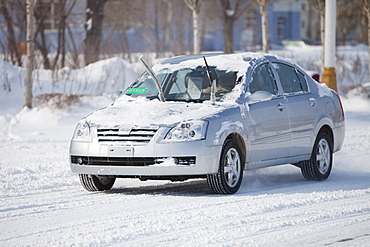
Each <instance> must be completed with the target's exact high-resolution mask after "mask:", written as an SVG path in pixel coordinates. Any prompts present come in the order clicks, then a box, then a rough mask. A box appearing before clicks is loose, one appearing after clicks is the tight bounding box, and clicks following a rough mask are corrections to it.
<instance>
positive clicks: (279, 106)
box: [276, 103, 285, 111]
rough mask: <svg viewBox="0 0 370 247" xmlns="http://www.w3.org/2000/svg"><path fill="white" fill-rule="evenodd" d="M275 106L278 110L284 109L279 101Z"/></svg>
mask: <svg viewBox="0 0 370 247" xmlns="http://www.w3.org/2000/svg"><path fill="white" fill-rule="evenodd" d="M276 108H277V109H278V110H279V111H283V110H284V109H285V105H284V104H283V103H279V104H278V105H277V106H276Z"/></svg>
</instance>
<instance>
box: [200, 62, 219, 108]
mask: <svg viewBox="0 0 370 247" xmlns="http://www.w3.org/2000/svg"><path fill="white" fill-rule="evenodd" d="M203 58H204V62H205V64H206V68H207V75H208V78H209V82H210V84H211V102H212V104H213V105H214V104H215V102H216V80H215V79H213V78H212V73H211V69H210V68H209V66H208V63H207V60H206V57H205V56H203Z"/></svg>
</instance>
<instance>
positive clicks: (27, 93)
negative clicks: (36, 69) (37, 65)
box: [24, 0, 36, 108]
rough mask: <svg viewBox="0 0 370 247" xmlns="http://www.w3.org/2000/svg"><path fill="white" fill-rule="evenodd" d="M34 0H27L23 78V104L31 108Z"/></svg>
mask: <svg viewBox="0 0 370 247" xmlns="http://www.w3.org/2000/svg"><path fill="white" fill-rule="evenodd" d="M35 2H36V0H27V3H26V11H27V64H26V77H25V79H24V106H25V107H28V108H32V84H33V83H32V72H33V60H34V54H33V51H34V34H33V9H34V5H35Z"/></svg>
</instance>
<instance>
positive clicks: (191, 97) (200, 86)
mask: <svg viewBox="0 0 370 247" xmlns="http://www.w3.org/2000/svg"><path fill="white" fill-rule="evenodd" d="M210 70H211V74H212V78H213V79H215V80H216V100H218V101H221V100H222V98H223V97H224V96H225V95H226V94H227V93H229V92H231V90H232V89H233V88H234V86H235V84H236V77H237V72H236V71H226V70H218V69H217V68H215V67H211V68H210ZM156 75H157V78H158V81H159V82H160V84H161V87H162V89H163V93H164V98H165V100H166V101H190V102H203V101H204V100H209V99H210V94H211V83H210V80H209V78H208V75H207V70H206V68H205V67H201V66H199V67H197V68H183V69H179V70H176V71H170V70H168V69H162V70H161V71H159V72H158V73H157V74H156ZM125 94H126V95H130V96H131V97H139V96H142V97H146V98H149V99H155V98H158V90H157V88H156V85H155V82H154V81H153V79H152V77H151V76H150V75H149V73H147V72H145V73H143V74H142V75H141V76H140V77H139V78H138V79H137V81H136V82H135V83H133V84H132V85H131V87H129V88H128V89H127V90H126V92H125Z"/></svg>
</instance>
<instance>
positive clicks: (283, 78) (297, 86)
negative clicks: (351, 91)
mask: <svg viewBox="0 0 370 247" xmlns="http://www.w3.org/2000/svg"><path fill="white" fill-rule="evenodd" d="M272 65H273V68H274V69H275V71H276V73H277V74H278V77H279V80H280V83H281V85H282V88H283V90H284V96H285V97H286V99H287V109H288V112H289V117H290V129H291V135H292V136H291V138H292V143H291V145H292V148H291V153H290V156H299V155H305V154H309V153H311V151H312V143H313V140H312V139H313V127H314V123H315V119H316V115H317V110H318V109H317V98H316V96H315V95H314V94H312V93H311V92H310V91H309V88H308V85H307V81H306V78H305V77H306V76H305V74H303V73H302V72H300V71H299V70H298V69H296V68H295V67H293V66H290V65H287V64H284V63H278V62H275V63H272Z"/></svg>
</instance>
